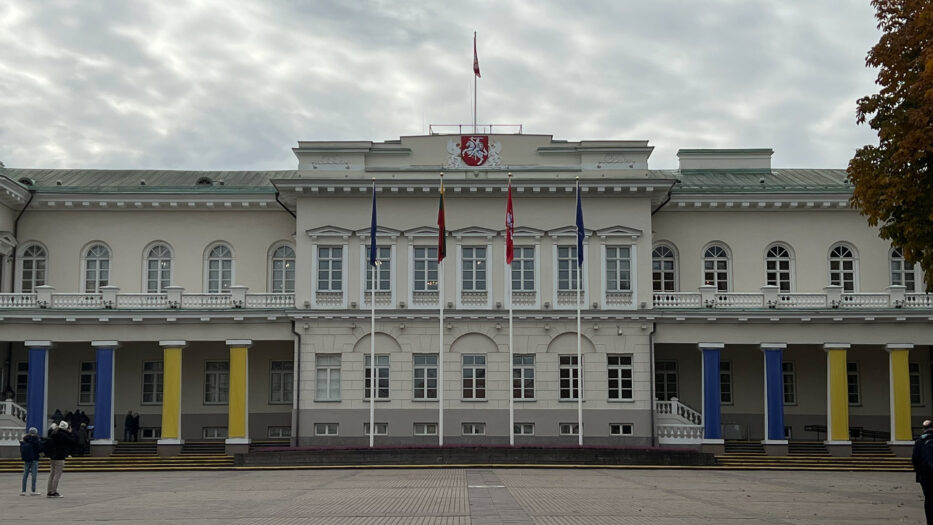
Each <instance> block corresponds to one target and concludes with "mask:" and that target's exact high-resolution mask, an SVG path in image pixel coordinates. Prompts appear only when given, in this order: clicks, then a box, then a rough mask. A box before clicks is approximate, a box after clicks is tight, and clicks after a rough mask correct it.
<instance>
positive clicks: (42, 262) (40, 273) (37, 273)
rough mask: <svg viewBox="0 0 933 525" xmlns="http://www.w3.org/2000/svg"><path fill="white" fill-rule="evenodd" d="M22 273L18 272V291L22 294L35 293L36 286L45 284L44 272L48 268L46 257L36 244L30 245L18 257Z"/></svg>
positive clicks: (42, 249)
mask: <svg viewBox="0 0 933 525" xmlns="http://www.w3.org/2000/svg"><path fill="white" fill-rule="evenodd" d="M20 261H21V264H22V271H21V272H20V276H21V281H20V285H21V288H20V290H21V291H22V292H23V293H32V292H35V291H36V287H37V286H43V285H44V284H45V272H46V268H47V267H48V255H47V254H46V253H45V248H43V247H42V246H40V245H38V244H30V245H28V246H26V248H25V249H24V250H23V251H22V255H20Z"/></svg>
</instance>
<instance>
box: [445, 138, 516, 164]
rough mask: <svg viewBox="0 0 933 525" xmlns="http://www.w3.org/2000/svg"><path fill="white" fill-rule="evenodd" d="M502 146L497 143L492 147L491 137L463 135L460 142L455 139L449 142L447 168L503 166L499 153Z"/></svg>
mask: <svg viewBox="0 0 933 525" xmlns="http://www.w3.org/2000/svg"><path fill="white" fill-rule="evenodd" d="M501 149H502V144H501V143H499V142H496V143H494V144H492V145H491V146H490V144H489V135H461V136H460V142H459V143H455V142H454V141H453V139H451V140H450V141H448V142H447V153H448V155H449V157H448V158H447V164H446V166H445V167H447V168H462V167H473V168H476V167H485V168H488V167H493V166H499V165H500V164H501V161H500V158H499V151H500V150H501Z"/></svg>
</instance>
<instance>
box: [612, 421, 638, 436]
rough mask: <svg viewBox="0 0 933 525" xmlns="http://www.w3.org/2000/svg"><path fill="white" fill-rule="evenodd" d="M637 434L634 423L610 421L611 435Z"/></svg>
mask: <svg viewBox="0 0 933 525" xmlns="http://www.w3.org/2000/svg"><path fill="white" fill-rule="evenodd" d="M634 434H635V425H633V424H632V423H609V435H610V436H632V435H634Z"/></svg>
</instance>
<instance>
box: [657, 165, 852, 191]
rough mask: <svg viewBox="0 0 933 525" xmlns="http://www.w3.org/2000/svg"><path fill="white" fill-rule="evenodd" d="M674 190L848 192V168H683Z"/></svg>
mask: <svg viewBox="0 0 933 525" xmlns="http://www.w3.org/2000/svg"><path fill="white" fill-rule="evenodd" d="M675 173H677V178H678V179H680V183H679V184H677V185H675V186H674V193H780V192H792V193H849V192H851V191H852V184H851V183H849V179H848V176H847V174H846V171H845V170H832V169H771V170H767V169H765V170H684V171H678V172H675Z"/></svg>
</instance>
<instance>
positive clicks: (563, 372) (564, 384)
mask: <svg viewBox="0 0 933 525" xmlns="http://www.w3.org/2000/svg"><path fill="white" fill-rule="evenodd" d="M559 360H560V361H559V362H560V367H559V374H558V375H559V380H560V381H559V383H560V384H559V385H558V388H559V390H560V399H561V401H569V400H576V399H577V396H578V395H579V392H580V367H579V366H577V356H575V355H562V356H560V357H559Z"/></svg>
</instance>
